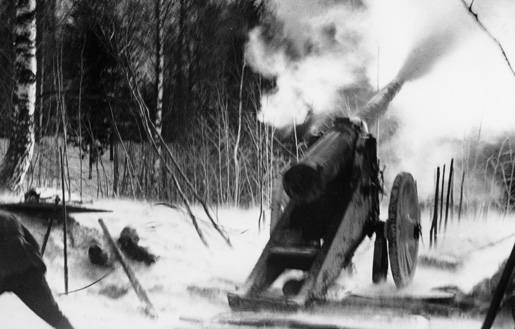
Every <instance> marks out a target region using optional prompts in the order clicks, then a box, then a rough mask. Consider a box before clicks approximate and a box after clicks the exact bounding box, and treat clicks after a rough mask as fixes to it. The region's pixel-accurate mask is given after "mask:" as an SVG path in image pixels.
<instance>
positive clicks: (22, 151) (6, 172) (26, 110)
mask: <svg viewBox="0 0 515 329" xmlns="http://www.w3.org/2000/svg"><path fill="white" fill-rule="evenodd" d="M14 33H15V47H16V58H15V82H16V89H15V94H14V99H13V105H14V111H13V117H14V127H13V132H12V134H11V137H10V141H9V148H8V149H7V153H6V155H5V158H4V161H3V163H2V165H1V166H0V188H1V189H4V190H10V191H15V190H17V189H19V187H20V186H21V184H22V183H23V180H24V178H25V174H26V173H27V170H28V169H29V165H30V161H31V160H32V154H33V152H34V108H35V101H36V67H37V64H36V0H18V1H17V3H16V23H15V28H14Z"/></svg>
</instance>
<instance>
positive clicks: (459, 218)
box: [458, 170, 465, 222]
mask: <svg viewBox="0 0 515 329" xmlns="http://www.w3.org/2000/svg"><path fill="white" fill-rule="evenodd" d="M464 182H465V170H464V171H463V174H462V175H461V187H460V205H459V207H458V222H459V221H460V220H461V207H462V205H463V183H464Z"/></svg>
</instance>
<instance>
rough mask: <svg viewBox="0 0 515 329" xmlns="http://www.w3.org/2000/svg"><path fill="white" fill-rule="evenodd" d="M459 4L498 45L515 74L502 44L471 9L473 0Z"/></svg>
mask: <svg viewBox="0 0 515 329" xmlns="http://www.w3.org/2000/svg"><path fill="white" fill-rule="evenodd" d="M461 4H462V5H463V7H465V8H466V9H467V12H468V13H469V14H470V15H471V16H473V17H474V19H475V21H476V22H477V24H478V25H479V27H480V28H481V29H482V30H483V31H485V33H486V34H487V35H488V36H489V37H490V39H492V40H493V41H494V42H495V43H496V44H497V46H498V47H499V49H500V50H501V53H502V55H503V56H504V60H505V61H506V64H508V67H509V68H510V70H511V73H512V74H513V75H514V76H515V71H514V70H513V66H512V65H511V63H510V60H509V59H508V56H507V55H506V52H505V51H504V48H503V46H502V45H501V43H500V42H499V40H497V38H496V37H495V36H494V35H493V34H492V33H490V31H488V29H487V28H486V27H485V26H484V25H483V23H482V22H481V20H480V19H479V16H478V14H477V13H476V12H474V10H473V9H472V5H473V4H474V0H472V2H471V3H470V5H467V3H466V2H465V0H461Z"/></svg>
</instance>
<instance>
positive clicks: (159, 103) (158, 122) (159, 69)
mask: <svg viewBox="0 0 515 329" xmlns="http://www.w3.org/2000/svg"><path fill="white" fill-rule="evenodd" d="M155 1H156V4H155V19H156V30H157V33H156V59H157V60H156V117H155V123H154V124H155V128H156V131H155V137H154V139H155V140H156V143H157V152H158V154H157V156H156V157H155V162H154V173H153V176H152V190H153V191H154V192H155V193H158V192H159V186H160V185H159V176H160V172H161V158H160V154H161V131H162V117H163V78H164V77H163V69H164V52H163V41H164V33H163V26H162V17H161V8H162V6H161V4H162V3H161V1H162V0H155Z"/></svg>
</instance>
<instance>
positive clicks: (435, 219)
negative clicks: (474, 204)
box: [429, 167, 440, 247]
mask: <svg viewBox="0 0 515 329" xmlns="http://www.w3.org/2000/svg"><path fill="white" fill-rule="evenodd" d="M439 187H440V167H438V168H436V188H435V207H434V212H433V222H432V224H431V229H430V230H429V247H433V239H434V244H435V247H436V243H437V237H436V235H437V234H438V190H439Z"/></svg>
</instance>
